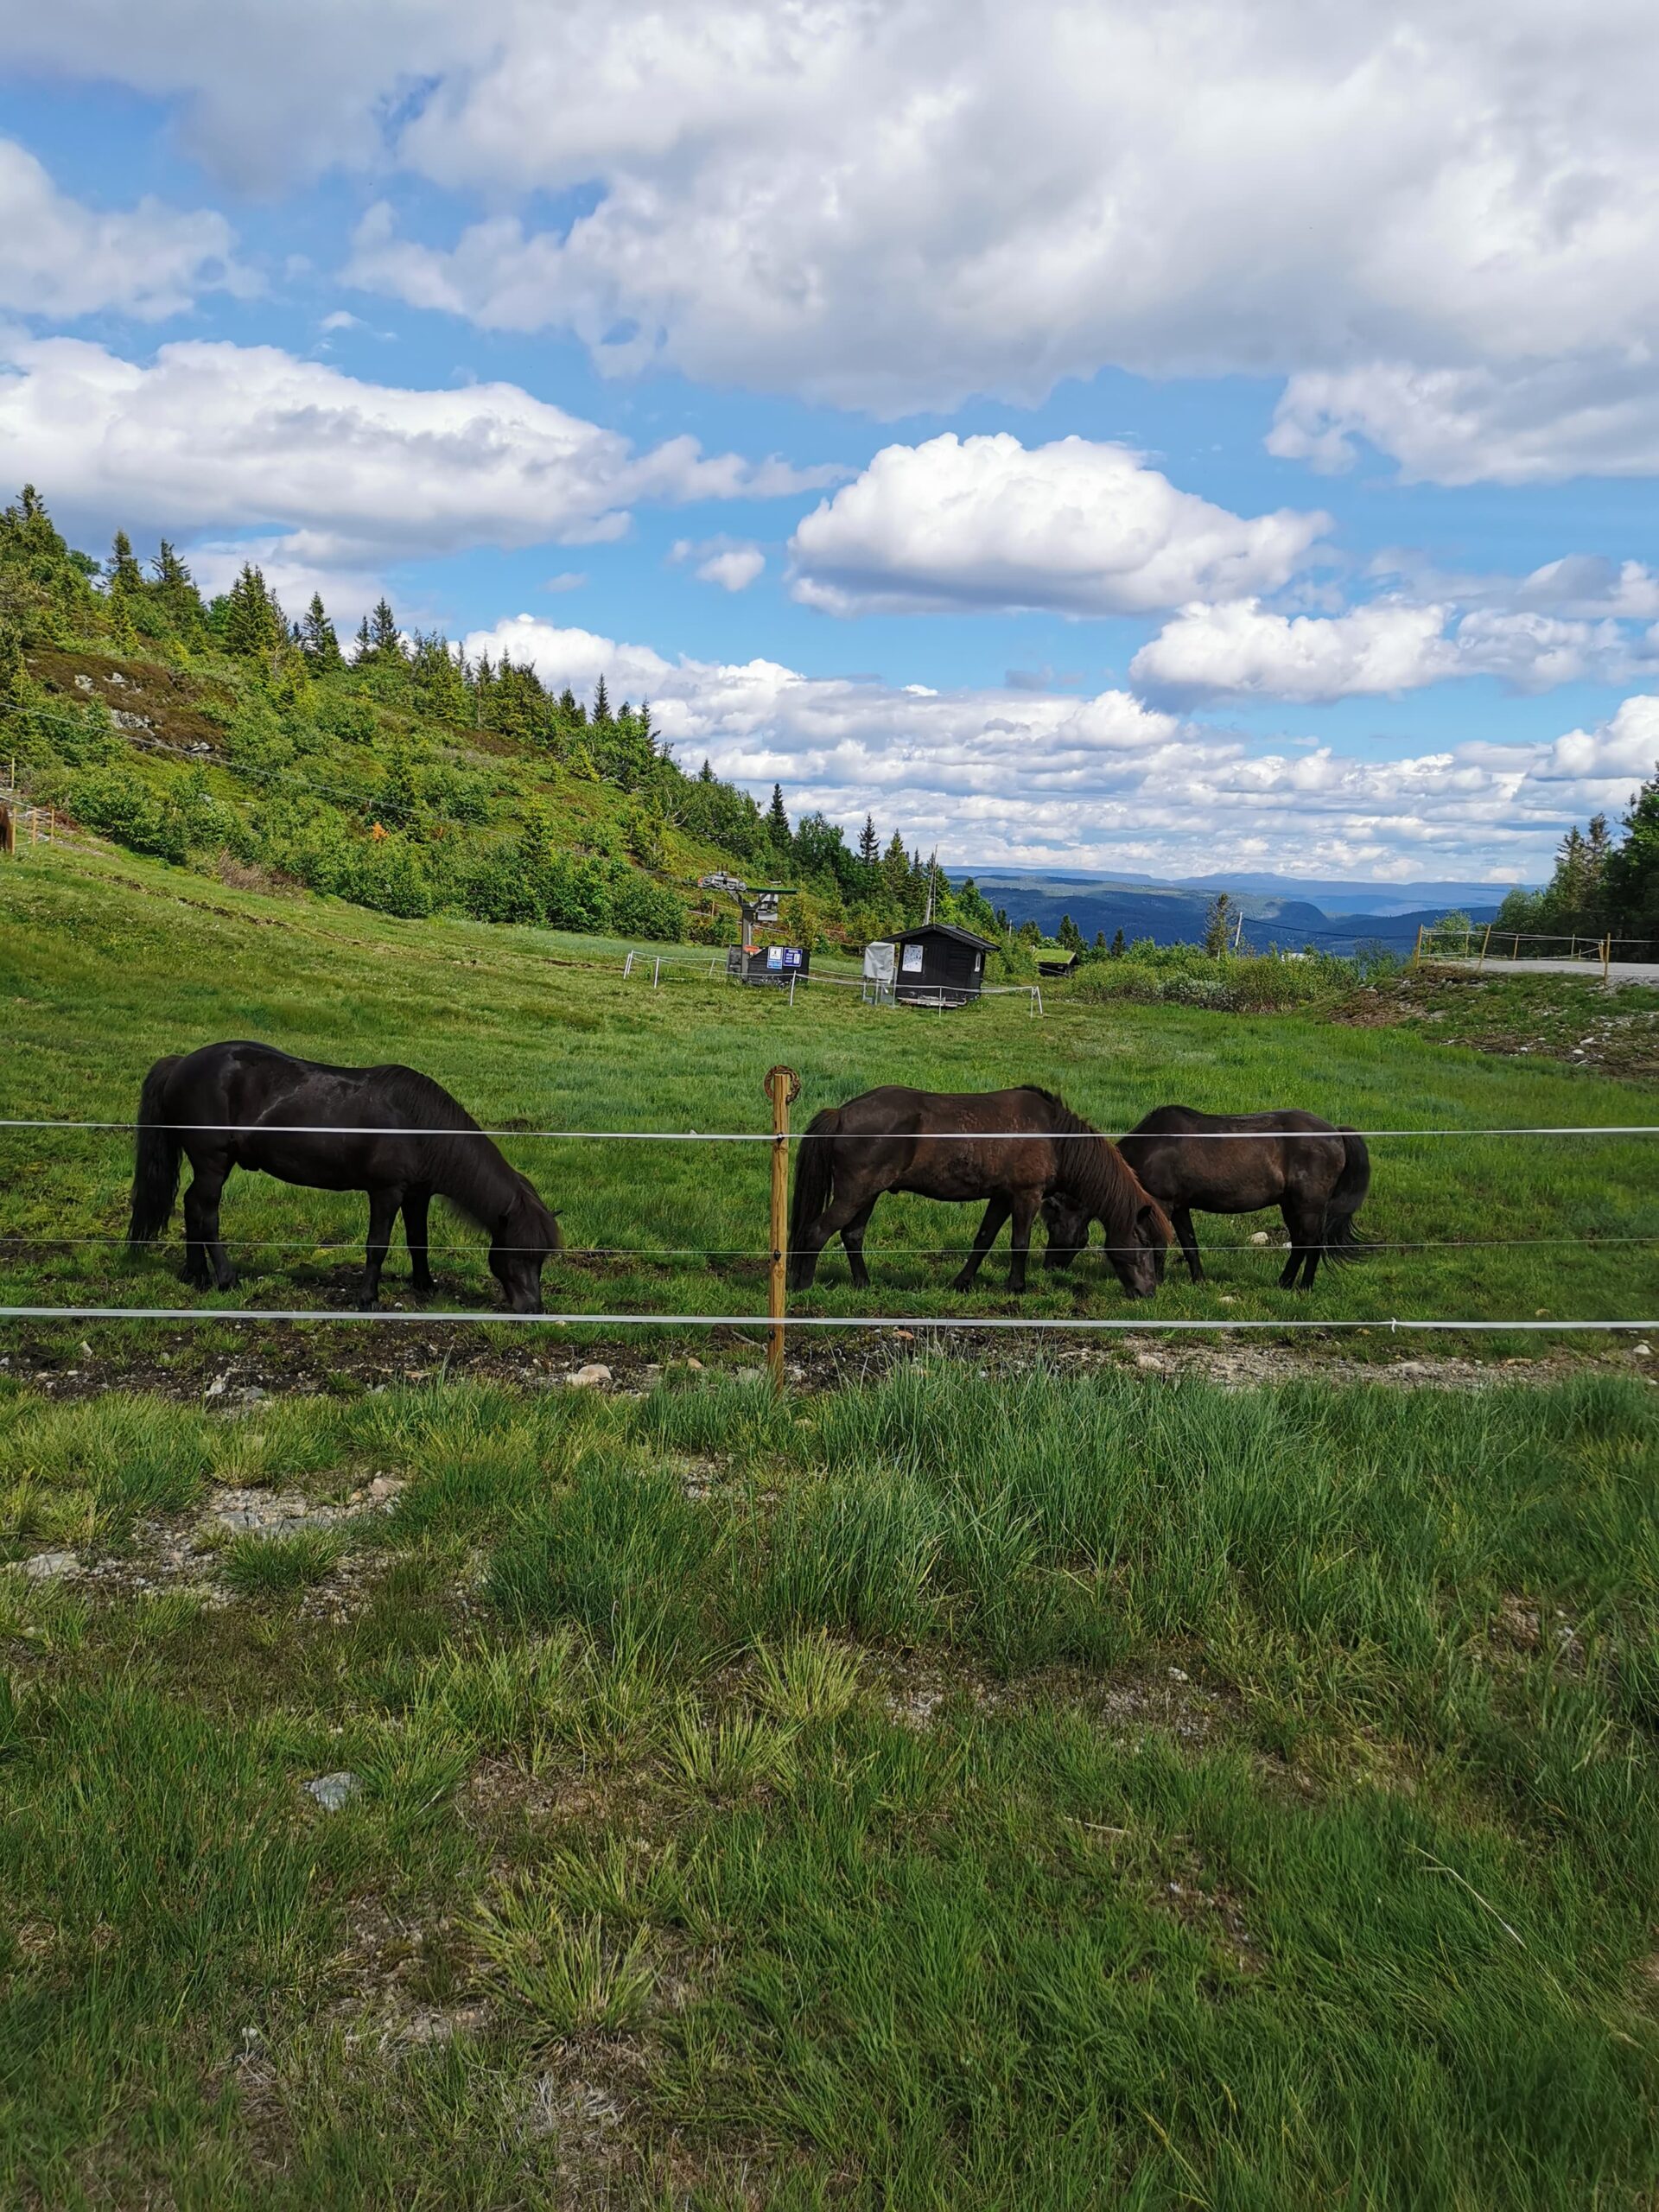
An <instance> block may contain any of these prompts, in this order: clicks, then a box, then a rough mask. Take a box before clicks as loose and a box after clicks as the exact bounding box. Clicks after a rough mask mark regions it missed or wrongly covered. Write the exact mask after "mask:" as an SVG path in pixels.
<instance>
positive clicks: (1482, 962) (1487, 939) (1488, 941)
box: [1475, 922, 1492, 976]
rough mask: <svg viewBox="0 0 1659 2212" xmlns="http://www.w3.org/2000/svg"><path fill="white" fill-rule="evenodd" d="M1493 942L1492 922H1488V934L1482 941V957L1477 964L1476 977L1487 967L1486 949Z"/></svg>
mask: <svg viewBox="0 0 1659 2212" xmlns="http://www.w3.org/2000/svg"><path fill="white" fill-rule="evenodd" d="M1491 941H1492V925H1491V923H1490V922H1488V923H1487V925H1486V934H1485V936H1484V938H1482V939H1481V940H1480V957H1479V959H1478V961H1476V963H1475V973H1476V975H1477V976H1478V975H1479V973H1480V971H1481V969H1483V968H1484V966H1485V965H1486V948H1487V946H1488V945H1489V944H1491Z"/></svg>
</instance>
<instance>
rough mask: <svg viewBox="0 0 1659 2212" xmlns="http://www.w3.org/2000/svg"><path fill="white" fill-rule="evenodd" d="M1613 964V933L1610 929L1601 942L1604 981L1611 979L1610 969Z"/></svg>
mask: <svg viewBox="0 0 1659 2212" xmlns="http://www.w3.org/2000/svg"><path fill="white" fill-rule="evenodd" d="M1612 964H1613V933H1612V931H1611V930H1609V931H1608V932H1607V934H1606V936H1605V938H1603V939H1602V944H1601V980H1602V982H1604V983H1605V982H1608V981H1609V980H1610V979H1609V974H1608V971H1609V969H1611V967H1612Z"/></svg>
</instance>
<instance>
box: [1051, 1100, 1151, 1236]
mask: <svg viewBox="0 0 1659 2212" xmlns="http://www.w3.org/2000/svg"><path fill="white" fill-rule="evenodd" d="M1030 1089H1031V1093H1032V1096H1033V1097H1036V1098H1040V1099H1041V1100H1042V1102H1043V1109H1044V1112H1045V1114H1046V1116H1047V1117H1048V1118H1047V1123H1046V1126H1047V1128H1048V1130H1049V1133H1050V1135H1051V1137H1052V1141H1053V1146H1054V1165H1055V1171H1056V1173H1055V1185H1056V1187H1057V1188H1058V1189H1059V1190H1062V1191H1067V1192H1070V1193H1071V1196H1072V1197H1073V1198H1076V1200H1077V1204H1078V1205H1081V1206H1083V1207H1084V1208H1086V1209H1087V1211H1088V1212H1089V1214H1090V1217H1091V1218H1092V1219H1093V1220H1096V1221H1098V1222H1099V1223H1100V1224H1101V1225H1102V1226H1103V1229H1104V1230H1105V1231H1106V1242H1107V1243H1108V1245H1114V1244H1116V1245H1128V1244H1132V1243H1134V1242H1135V1227H1136V1224H1137V1223H1138V1221H1139V1218H1140V1214H1141V1208H1142V1206H1146V1205H1154V1201H1153V1200H1152V1199H1150V1198H1147V1193H1146V1192H1144V1191H1143V1190H1142V1189H1141V1185H1140V1183H1139V1181H1138V1180H1137V1179H1136V1177H1135V1170H1134V1169H1133V1168H1132V1167H1131V1166H1129V1163H1128V1160H1125V1159H1124V1157H1123V1155H1122V1153H1121V1152H1119V1150H1118V1148H1117V1147H1116V1145H1115V1144H1114V1143H1113V1142H1112V1141H1111V1139H1110V1138H1109V1137H1107V1136H1103V1135H1101V1133H1100V1131H1099V1130H1098V1129H1097V1128H1096V1127H1095V1126H1094V1124H1093V1122H1085V1121H1084V1118H1083V1116H1082V1115H1081V1114H1074V1113H1073V1112H1072V1110H1071V1108H1070V1107H1069V1106H1068V1105H1067V1104H1066V1103H1065V1099H1064V1098H1061V1097H1059V1096H1058V1095H1057V1094H1056V1093H1055V1092H1053V1091H1052V1090H1038V1089H1037V1088H1036V1086H1035V1085H1034V1084H1033V1085H1032V1086H1030ZM1171 1234H1172V1235H1173V1231H1172V1232H1171Z"/></svg>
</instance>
